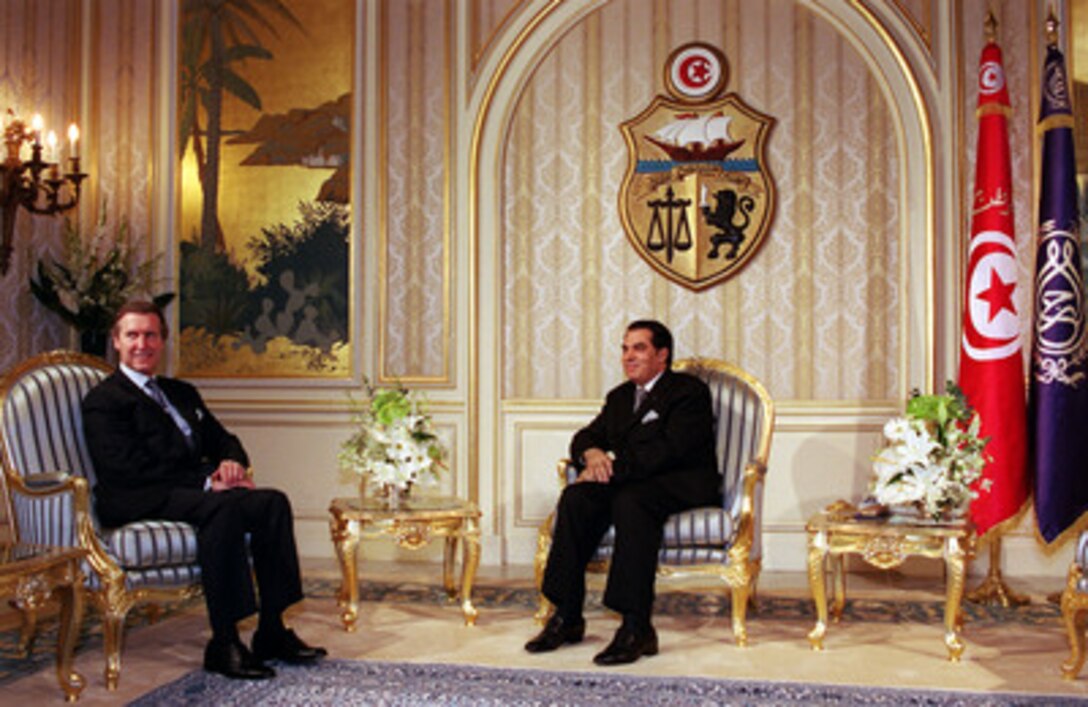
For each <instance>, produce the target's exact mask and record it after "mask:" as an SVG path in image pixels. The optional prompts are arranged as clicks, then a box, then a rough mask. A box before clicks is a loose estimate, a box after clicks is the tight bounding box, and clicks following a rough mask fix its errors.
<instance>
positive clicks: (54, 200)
mask: <svg viewBox="0 0 1088 707" xmlns="http://www.w3.org/2000/svg"><path fill="white" fill-rule="evenodd" d="M13 143H15V144H14V149H13ZM7 146H8V158H7V160H5V161H4V163H3V164H0V220H2V223H0V275H4V274H6V273H7V271H8V269H9V268H10V266H11V254H12V251H13V250H14V245H13V243H14V236H15V220H16V217H17V216H18V212H19V207H20V206H21V207H23V208H24V209H26V210H27V211H28V212H29V213H32V214H38V215H42V216H54V215H56V214H59V213H63V212H65V211H68V210H69V209H72V208H74V207H75V206H76V205H77V204H79V198H80V196H81V192H82V185H83V180H84V179H86V178H87V175H86V174H85V173H83V172H81V171H80V169H79V158H78V157H72V158H70V159H69V170H70V171H69V172H68V173H66V174H63V175H61V174H60V169H59V165H58V164H57V163H55V162H47V161H45V160H43V159H42V146H41V145H38V144H34V145H32V146H31V147H32V149H31V157H30V159H29V160H27V161H26V162H22V161H20V160H19V157H18V154H19V147H20V146H21V141H13V140H8V141H7Z"/></svg>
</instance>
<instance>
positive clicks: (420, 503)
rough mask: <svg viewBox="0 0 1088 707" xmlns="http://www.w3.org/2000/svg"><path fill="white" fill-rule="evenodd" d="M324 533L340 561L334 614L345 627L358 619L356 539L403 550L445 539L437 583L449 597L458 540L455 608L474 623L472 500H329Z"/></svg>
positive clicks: (476, 530) (475, 522)
mask: <svg viewBox="0 0 1088 707" xmlns="http://www.w3.org/2000/svg"><path fill="white" fill-rule="evenodd" d="M329 513H330V515H331V516H332V517H331V519H330V521H329V531H330V533H331V535H332V542H333V545H334V546H335V547H336V555H337V557H338V558H339V560H340V572H341V583H340V592H339V595H338V603H339V605H340V618H341V620H343V622H344V630H345V631H354V630H355V621H356V619H358V617H359V577H358V573H357V566H356V551H357V550H358V547H359V539H360V538H377V537H387V538H392V539H393V540H395V541H396V543H397V544H398V545H399V546H401V547H404V548H408V549H411V550H416V549H419V548H421V547H424V546H425V545H427V544H428V543H430V541H431V538H433V537H441V538H445V541H446V546H445V549H444V554H443V562H442V583H443V585H444V586H445V589H446V594H447V595H449V597H450V599H451V600H455V599H456V598H457V588H456V587H455V586H454V581H453V565H454V556H455V554H456V550H457V543H458V541H463V546H464V556H463V559H462V566H461V611H462V612H463V613H464V616H465V625H466V626H473V625H475V624H476V616H477V613H478V612H477V611H476V607H474V606H473V605H472V583H473V581H474V580H475V578H476V569H477V568H478V567H479V564H480V510H479V509H478V508H477V507H476V504H475V503H472V502H471V501H465V500H463V499H460V498H454V497H451V496H418V497H417V496H412V497H409V498H404V499H402V500H401V501H400V503H399V505H398V506H397V507H396V508H390V507H389V506H388V504H386V503H385V502H383V501H382V499H379V498H335V499H333V501H332V504H331V505H330V506H329Z"/></svg>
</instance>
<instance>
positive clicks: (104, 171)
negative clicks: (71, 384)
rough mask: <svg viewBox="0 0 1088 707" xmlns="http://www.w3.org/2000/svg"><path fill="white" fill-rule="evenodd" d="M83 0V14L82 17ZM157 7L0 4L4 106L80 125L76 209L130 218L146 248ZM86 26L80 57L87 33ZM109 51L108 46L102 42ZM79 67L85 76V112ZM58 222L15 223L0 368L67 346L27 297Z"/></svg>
mask: <svg viewBox="0 0 1088 707" xmlns="http://www.w3.org/2000/svg"><path fill="white" fill-rule="evenodd" d="M85 5H86V8H87V14H86V15H84V14H83V9H84V6H85ZM156 7H157V3H151V2H145V1H144V0H96V1H95V2H93V3H89V4H84V3H81V2H79V0H4V2H2V3H0V71H2V73H0V110H3V111H5V112H6V111H7V110H8V109H9V108H10V109H12V110H13V111H15V112H16V113H17V114H18V115H20V116H22V117H24V118H27V119H29V117H30V116H31V115H32V114H33V113H35V112H40V113H42V115H43V118H44V119H45V122H46V125H47V127H52V126H61V130H59V131H58V132H61V133H63V126H65V125H67V124H68V123H69V122H72V121H79V122H80V123H81V126H80V127H81V128H82V131H83V139H82V147H81V157H82V168H83V171H85V172H87V173H89V175H90V176H89V178H88V179H87V181H86V182H85V185H84V190H83V198H82V201H81V204H80V206H79V208H78V209H76V210H73V211H72V212H70V213H69V214H68V216H70V217H72V218H73V219H77V220H78V222H80V223H83V224H94V223H96V222H97V221H98V220H99V219H100V218H105V219H106V220H107V222H108V223H110V224H118V223H120V222H121V220H125V221H127V223H128V224H129V227H130V228H131V231H132V234H133V235H135V236H137V237H139V238H140V239H141V242H142V244H143V247H144V248H146V249H147V251H148V253H149V254H150V252H151V249H152V243H151V194H150V180H151V174H152V165H151V158H152V146H153V137H154V136H153V126H154V115H153V110H154V101H153V99H152V98H153V91H152V76H153V67H154V60H153V37H154V27H155V21H156V14H155V12H156ZM84 23H86V24H87V25H88V26H89V28H90V31H89V33H88V34H87V35H86V36H89V38H90V47H94V48H97V49H98V50H97V51H86V60H85V61H84V59H83V55H84V49H85V47H84V46H83V41H82V40H83V36H84V35H83V33H82V30H81V27H83V26H84ZM104 47H108V49H109V50H108V51H105V50H102V48H104ZM80 71H86V72H87V73H88V81H87V85H88V86H89V87H90V90H89V95H87V96H86V104H87V112H86V114H85V115H84V114H83V113H82V109H81V103H82V100H83V94H82V92H81V89H80V86H81V81H80ZM62 232H63V219H61V218H50V217H44V216H34V217H31V216H29V215H28V214H27V213H26V212H25V211H21V212H20V214H19V216H18V220H17V221H16V233H15V241H16V243H15V254H14V257H13V262H12V267H11V270H10V271H9V272H8V274H7V275H5V276H4V281H3V285H4V286H3V287H0V370H2V369H5V368H7V367H9V366H11V365H13V364H15V363H17V362H18V361H20V360H22V359H23V358H26V357H27V356H29V355H31V354H33V353H37V352H40V351H45V350H49V349H53V348H58V347H62V346H65V347H67V346H71V345H72V344H73V343H74V342H73V341H72V340H71V339H70V332H69V330H68V328H67V327H65V326H63V325H62V324H61V322H60V320H59V319H58V318H57V317H56V315H54V314H52V313H51V312H49V311H48V310H46V309H45V308H43V307H41V306H40V305H38V303H37V302H36V301H35V300H34V299H33V298H32V297H31V295H30V291H29V286H28V284H27V283H28V281H29V278H30V275H31V273H32V272H33V271H34V268H35V263H36V262H37V259H38V258H40V257H42V256H43V255H49V256H54V257H60V256H61V253H60V244H61V234H62Z"/></svg>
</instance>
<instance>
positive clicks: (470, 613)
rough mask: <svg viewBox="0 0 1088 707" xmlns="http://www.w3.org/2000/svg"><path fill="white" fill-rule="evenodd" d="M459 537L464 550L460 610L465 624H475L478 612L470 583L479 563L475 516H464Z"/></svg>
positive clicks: (478, 530)
mask: <svg viewBox="0 0 1088 707" xmlns="http://www.w3.org/2000/svg"><path fill="white" fill-rule="evenodd" d="M461 537H462V538H463V540H464V551H465V556H464V559H463V563H462V567H461V611H462V612H463V613H464V615H465V625H466V626H475V625H476V617H477V616H478V614H479V612H478V611H476V607H475V606H473V605H472V583H473V582H474V581H475V580H476V569H477V567H479V565H480V528H479V525H478V523H477V520H476V518H472V517H469V518H465V522H464V526H463V530H462V534H461Z"/></svg>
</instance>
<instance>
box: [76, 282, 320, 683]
mask: <svg viewBox="0 0 1088 707" xmlns="http://www.w3.org/2000/svg"><path fill="white" fill-rule="evenodd" d="M112 335H113V346H114V348H115V349H116V350H117V353H118V356H119V358H120V365H119V366H118V368H117V370H116V371H115V372H114V373H113V375H111V376H110V377H108V378H107V379H106V380H104V381H102V383H100V384H99V385H98V386H96V387H95V388H94V389H93V390H91V392H90V393H88V394H87V397H86V398H85V399H84V401H83V427H84V433H85V436H86V439H87V448H88V451H89V452H90V454H91V459H92V460H93V462H94V469H95V475H96V476H97V484H96V486H95V489H94V496H95V509H96V511H97V513H98V518H99V520H100V522H101V523H102V524H103V525H104V526H106V527H115V526H120V525H123V524H125V523H131V522H134V521H137V520H143V519H150V518H154V519H160V520H176V521H184V522H186V523H190V524H192V525H193V526H195V527H196V529H197V560H198V562H199V564H200V569H201V581H202V584H203V588H204V599H205V602H206V604H207V607H208V618H209V620H210V622H211V627H212V638H211V640H210V641H209V643H208V646H207V648H206V649H205V652H204V669H205V670H209V671H211V672H216V673H221V674H223V675H226V676H227V677H230V678H245V679H263V678H269V677H272V676H274V675H275V671H274V670H273V669H272V668H271V667H269V666H267V665H266V664H265V661H268V660H282V661H285V662H288V663H311V662H314V661H317V660H319V659H321V658H322V657H323V656H325V655H326V651H325V649H324V648H316V647H312V646H308V645H306V644H305V643H303V642H302V640H301V639H299V637H298V636H297V635H295V632H294V631H292V630H290V629H289V628H287V627H286V626H285V625H284V623H283V618H282V615H283V612H284V610H286V609H287V607H289V606H291V605H292V604H294V603H295V602H297V601H299V600H300V599H302V579H301V575H300V572H299V564H298V553H297V551H296V549H295V536H294V520H293V517H292V514H291V505H290V502H289V501H288V499H287V496H286V495H284V494H283V493H282V492H281V491H277V490H275V489H258V488H256V487H255V486H254V484H253V481H252V479H251V478H250V474H249V472H248V470H247V466H248V464H249V458H248V456H247V455H246V451H245V449H244V448H243V447H242V443H241V441H239V439H238V438H237V437H235V436H234V435H233V434H231V433H230V432H228V431H227V430H226V429H225V428H224V427H223V426H222V425H221V424H220V423H219V421H218V420H217V419H216V418H215V416H214V415H212V413H211V411H210V410H208V408H207V407H206V406H205V405H204V401H203V400H202V399H201V397H200V393H198V392H197V390H196V388H194V387H193V386H191V385H189V384H188V383H185V382H183V381H180V380H175V379H172V378H165V377H160V376H156V375H155V371H156V370H157V369H158V366H159V362H160V359H161V358H162V353H163V349H164V348H165V343H166V336H167V326H166V319H165V318H164V316H163V313H162V311H161V310H160V309H159V308H158V307H156V306H155V305H154V304H152V303H150V302H130V303H128V304H126V305H125V306H124V307H122V308H121V310H120V311H119V312H118V314H117V317H116V318H115V320H114V325H113V331H112ZM247 535H248V537H249V540H248V548H247V541H246V538H247ZM251 561H252V568H251V564H250V563H251ZM254 577H256V580H257V591H255V590H254V586H253V578H254ZM258 592H259V597H260V600H259V603H258ZM255 611H259V618H258V625H257V630H256V632H255V633H254V634H253V649H252V652H251V651H250V649H248V648H247V647H246V646H245V644H243V643H242V641H241V638H240V637H239V635H238V629H237V626H236V623H237V622H238V621H239V620H241V619H243V618H245V617H247V616H249V615H251V614H253V613H254V612H255Z"/></svg>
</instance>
